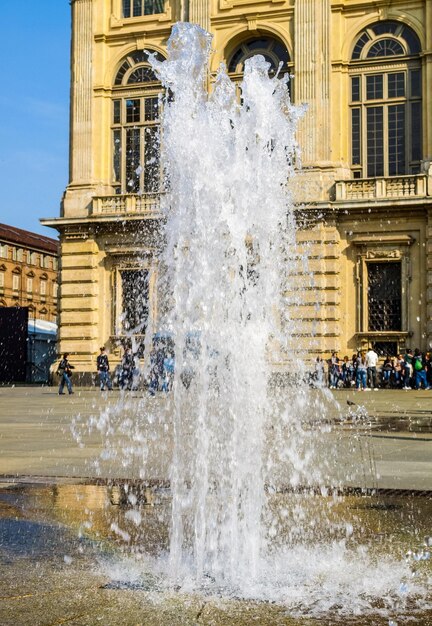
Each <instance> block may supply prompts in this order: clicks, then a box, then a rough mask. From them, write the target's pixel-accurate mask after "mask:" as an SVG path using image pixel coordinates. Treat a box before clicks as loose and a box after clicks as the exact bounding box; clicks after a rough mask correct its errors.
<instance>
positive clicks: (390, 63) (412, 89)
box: [349, 21, 422, 178]
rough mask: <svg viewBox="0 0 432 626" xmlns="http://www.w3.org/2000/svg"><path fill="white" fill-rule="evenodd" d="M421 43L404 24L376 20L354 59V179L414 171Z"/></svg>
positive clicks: (419, 127) (419, 114)
mask: <svg viewBox="0 0 432 626" xmlns="http://www.w3.org/2000/svg"><path fill="white" fill-rule="evenodd" d="M420 50H421V48H420V42H419V39H418V37H417V35H416V34H415V33H414V31H413V30H411V28H409V27H408V26H406V25H405V24H401V23H399V22H393V21H384V22H378V23H377V24H372V25H371V26H369V27H367V28H366V29H365V30H364V31H363V32H362V33H361V34H360V35H359V37H358V38H357V40H356V42H355V45H354V48H353V52H352V56H351V64H350V70H349V72H350V81H351V97H350V109H351V167H352V171H353V175H354V178H362V177H365V178H366V177H376V176H398V175H401V174H416V173H418V172H419V170H420V161H421V158H422V119H421V118H422V105H421V97H422V93H421V85H422V81H421V65H420V58H419V53H420Z"/></svg>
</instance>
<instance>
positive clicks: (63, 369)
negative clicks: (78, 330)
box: [57, 352, 75, 396]
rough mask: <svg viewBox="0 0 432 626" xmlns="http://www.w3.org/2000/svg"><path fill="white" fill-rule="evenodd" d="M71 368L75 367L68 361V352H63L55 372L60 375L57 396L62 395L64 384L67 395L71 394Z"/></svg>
mask: <svg viewBox="0 0 432 626" xmlns="http://www.w3.org/2000/svg"><path fill="white" fill-rule="evenodd" d="M73 369H75V368H74V366H73V365H71V364H70V363H69V354H68V352H65V353H64V354H63V358H62V360H61V361H60V363H59V366H58V368H57V374H58V375H59V376H60V385H59V390H58V394H59V396H64V392H63V389H64V386H65V385H66V387H67V390H68V392H69V395H71V394H73V389H72V381H71V376H72V370H73Z"/></svg>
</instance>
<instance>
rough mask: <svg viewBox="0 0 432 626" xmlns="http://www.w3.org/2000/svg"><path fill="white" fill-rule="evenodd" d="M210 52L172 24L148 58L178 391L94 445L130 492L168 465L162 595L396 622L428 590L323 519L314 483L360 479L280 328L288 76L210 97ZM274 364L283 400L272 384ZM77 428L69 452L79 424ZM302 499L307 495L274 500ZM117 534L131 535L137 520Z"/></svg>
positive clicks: (289, 259)
mask: <svg viewBox="0 0 432 626" xmlns="http://www.w3.org/2000/svg"><path fill="white" fill-rule="evenodd" d="M210 52H211V36H210V35H209V34H208V33H206V32H205V31H203V30H202V29H200V28H199V27H198V26H194V25H191V24H177V25H176V26H175V27H174V29H173V34H172V36H171V38H170V40H169V42H168V60H167V61H165V62H163V63H161V62H159V61H157V59H155V58H153V59H152V61H151V62H152V65H153V67H154V69H155V71H156V72H157V74H158V75H159V76H160V79H161V81H162V83H163V85H164V86H165V87H166V88H167V93H168V94H169V95H168V97H166V98H165V102H164V111H163V117H162V129H161V135H162V138H163V140H162V162H163V163H164V167H165V171H166V176H167V190H168V191H167V193H166V194H165V196H164V197H165V202H166V206H165V210H166V214H167V223H166V230H165V233H166V242H165V244H166V245H165V247H164V250H165V251H164V253H163V257H162V259H161V262H160V285H159V287H160V288H159V291H158V293H159V294H160V299H159V302H158V309H159V320H160V330H161V332H163V333H167V335H172V337H173V344H174V346H175V363H176V367H175V375H174V386H173V391H172V393H171V394H169V395H168V399H167V401H166V402H167V404H166V405H165V406H164V409H163V410H162V411H161V415H157V411H158V409H157V406H153V408H149V406H148V403H147V402H145V403H142V404H141V405H140V404H138V406H135V404H134V401H133V399H127V398H126V399H124V400H122V402H120V403H119V406H118V407H113V408H111V409H110V408H107V409H105V411H103V412H102V413H101V415H100V416H99V417H97V418H92V420H91V421H90V424H89V426H90V430H96V431H98V432H100V433H101V434H102V435H103V437H104V439H105V440H106V442H107V450H106V455H107V460H109V462H110V463H111V462H113V459H114V460H116V461H117V463H119V464H120V466H121V467H124V468H129V470H130V469H134V465H139V468H138V470H137V472H136V474H137V477H138V478H139V479H146V478H149V477H152V471H153V472H154V471H155V468H158V470H156V471H159V472H160V475H162V474H163V471H164V470H162V472H161V470H160V463H159V462H160V459H161V458H165V457H166V458H168V457H170V456H172V462H171V474H170V486H171V494H172V521H171V528H170V549H169V554H168V556H166V557H165V556H160V555H158V556H157V557H156V558H153V557H151V556H149V555H147V557H146V564H147V567H149V568H150V570H151V573H152V575H154V576H156V578H157V579H158V581H159V582H160V587H161V588H165V589H166V588H168V589H172V588H175V589H177V588H180V589H182V590H183V591H194V592H195V591H205V592H208V591H210V592H214V593H217V594H222V595H224V596H226V597H233V596H236V597H242V598H244V599H252V600H270V601H272V602H278V603H280V604H283V605H285V606H286V607H287V608H288V609H289V611H290V613H291V614H292V615H306V614H312V615H320V614H327V613H329V612H331V613H332V614H339V615H353V614H357V615H359V614H366V613H367V612H368V611H371V612H374V611H376V610H378V608H379V607H381V608H380V609H379V610H382V611H384V610H385V611H388V610H391V615H393V614H394V613H395V611H396V610H397V609H398V607H403V606H404V603H405V602H406V598H407V597H408V591H407V590H406V589H405V587H406V586H407V585H408V587H407V588H409V593H410V594H411V595H412V596H416V595H417V596H419V597H420V598H423V599H424V597H425V594H426V592H425V590H424V588H423V586H422V584H420V581H417V579H416V582H414V581H413V580H412V567H411V565H410V564H409V563H404V562H403V561H402V560H401V559H394V558H392V557H391V556H389V555H388V554H387V552H386V550H381V553H380V551H379V550H377V551H376V553H375V554H371V553H370V552H369V550H368V547H367V546H365V545H361V542H360V543H358V541H357V540H356V539H355V534H356V531H355V530H354V529H353V524H354V523H355V520H354V519H352V520H351V521H352V522H353V524H351V523H348V522H347V523H343V522H342V523H341V522H340V518H338V517H337V515H336V514H335V515H333V513H334V510H335V509H337V508H338V498H337V497H336V496H334V495H332V493H331V492H330V493H329V492H328V491H327V490H326V488H325V486H326V485H327V486H328V485H332V486H335V487H337V486H338V484H341V482H342V480H343V481H344V482H348V483H349V480H350V478H351V484H355V485H359V484H360V483H359V476H361V475H362V472H364V471H365V470H364V467H363V466H364V464H361V463H359V464H358V465H359V466H360V467H357V468H355V467H354V462H351V461H349V463H350V465H349V466H348V465H347V464H345V466H344V465H343V464H342V458H343V457H345V458H346V457H350V452H348V453H347V450H346V446H347V440H346V439H344V440H343V441H342V444H343V446H344V449H343V454H342V455H340V457H338V450H337V448H336V447H335V446H336V444H335V440H336V439H335V437H334V433H332V432H330V428H329V426H328V424H327V420H326V418H325V410H324V408H323V407H324V404H325V402H327V405H328V404H329V403H331V402H334V399H333V396H331V394H330V393H329V392H328V391H327V390H325V389H322V390H321V389H320V390H317V391H316V392H312V393H311V392H310V390H309V388H308V385H307V384H306V383H305V382H304V380H305V369H304V368H305V365H304V363H305V360H304V358H303V357H304V355H303V354H302V353H301V350H300V347H299V345H298V341H299V339H298V336H299V332H300V329H299V328H298V326H297V323H298V322H297V321H296V320H297V318H298V316H296V315H291V314H292V312H293V311H295V309H296V305H298V304H300V303H301V302H302V298H303V296H304V290H305V289H310V288H311V287H312V286H313V285H312V283H311V280H312V279H311V277H310V272H309V271H308V267H307V259H306V254H302V253H301V252H302V251H301V249H300V247H299V246H298V245H297V244H296V223H295V216H294V210H293V203H292V199H291V195H290V179H291V177H292V176H293V174H294V165H296V164H297V163H298V154H297V145H296V141H295V130H296V124H297V121H298V118H299V117H300V116H301V115H302V110H301V109H299V108H296V107H294V106H293V105H292V104H291V103H290V98H289V89H288V77H286V76H282V77H278V76H274V77H270V76H269V64H268V63H267V62H266V61H265V59H264V58H263V57H260V56H255V57H253V58H251V59H249V60H248V61H247V62H246V64H245V69H244V78H243V81H242V83H241V84H240V85H236V84H234V83H233V82H231V80H230V79H229V78H228V76H227V74H226V71H225V69H224V67H221V68H220V69H219V71H218V73H217V75H216V77H215V78H214V80H213V83H212V85H209V82H210V79H209V72H208V60H209V55H210ZM209 87H210V88H209ZM284 361H285V369H287V370H288V375H287V380H286V382H287V384H286V385H285V386H283V387H282V386H278V385H277V384H275V383H274V377H273V376H272V374H273V372H274V370H275V369H276V368H277V364H278V362H284ZM287 364H288V365H287ZM323 399H324V400H325V402H324V401H323ZM333 408H334V407H333ZM171 414H172V429H173V433H172V434H173V449H172V450H171V432H170V429H171ZM167 415H168V418H167ZM164 419H166V420H167V421H166V422H164ZM74 428H75V429H76V431H77V434H76V436H77V438H78V439H79V438H80V434H79V432H80V420H77V421H76V424H75V425H74ZM79 440H80V439H79ZM114 441H116V442H117V443H116V444H115V443H112V442H114ZM119 442H120V443H119ZM348 445H351V444H348ZM338 467H340V476H339V479H338V478H337V476H336V478H335V468H336V469H337V468H338ZM356 472H357V474H356ZM153 475H155V474H153ZM354 476H356V477H355V479H354ZM162 477H163V478H166V475H163V476H162ZM338 480H339V481H340V482H339V483H338ZM369 484H370V483H369ZM299 488H304V489H305V490H306V493H304V492H302V493H293V494H290V495H287V493H281V492H283V491H284V490H285V491H287V490H288V491H289V490H292V491H294V492H295V491H297V490H298V489H299ZM308 490H309V491H310V492H312V491H313V492H314V493H316V491H317V490H318V491H321V493H322V495H323V496H325V497H319V498H317V497H314V493H311V494H310V496H311V497H309V496H308V493H307V492H308ZM132 495H133V494H132ZM135 500H136V498H135ZM129 501H130V502H132V500H131V497H130V495H129ZM127 519H128V520H129V521H131V522H133V524H134V525H137V526H139V524H140V520H141V517H140V515H139V509H138V508H137V510H136V511H131V512H129V513H128V516H127ZM112 530H114V531H115V532H116V534H117V535H119V536H120V537H121V536H122V532H124V531H123V529H122V528H121V527H120V526H116V527H115V528H112ZM143 532H144V531H143ZM110 568H111V569H109V571H110V575H112V576H114V577H116V576H117V577H118V576H120V577H121V578H122V579H123V578H127V577H129V578H130V579H131V580H135V579H136V580H138V581H139V580H140V579H141V578H142V575H143V562H142V561H141V560H137V561H136V562H135V561H133V562H132V563H131V561H130V560H128V561H124V563H123V564H122V565H121V569H122V568H123V569H122V572H121V573H120V574H119V573H118V572H117V571H115V570H113V569H112V567H111V566H110ZM123 570H125V571H123ZM158 584H159V583H158ZM423 606H424V605H423ZM377 607H378V608H377ZM396 612H397V611H396Z"/></svg>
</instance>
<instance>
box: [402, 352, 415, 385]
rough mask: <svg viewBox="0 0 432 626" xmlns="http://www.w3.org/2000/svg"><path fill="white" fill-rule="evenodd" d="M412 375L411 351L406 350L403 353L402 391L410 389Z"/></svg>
mask: <svg viewBox="0 0 432 626" xmlns="http://www.w3.org/2000/svg"><path fill="white" fill-rule="evenodd" d="M412 375H413V351H412V350H411V348H408V349H407V350H406V353H405V358H404V365H403V387H402V389H406V390H408V389H412V387H411V378H412Z"/></svg>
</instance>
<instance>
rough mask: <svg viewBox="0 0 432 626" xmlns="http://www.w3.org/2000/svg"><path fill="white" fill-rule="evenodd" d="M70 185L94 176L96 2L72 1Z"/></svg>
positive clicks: (80, 183)
mask: <svg viewBox="0 0 432 626" xmlns="http://www.w3.org/2000/svg"><path fill="white" fill-rule="evenodd" d="M71 4H72V45H71V120H70V122H71V126H70V166H69V167H70V171H69V186H71V185H73V186H75V185H78V186H86V185H89V184H90V181H91V177H92V168H91V163H92V158H91V157H92V51H93V46H92V40H93V32H92V30H93V23H92V22H93V0H72V2H71Z"/></svg>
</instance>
